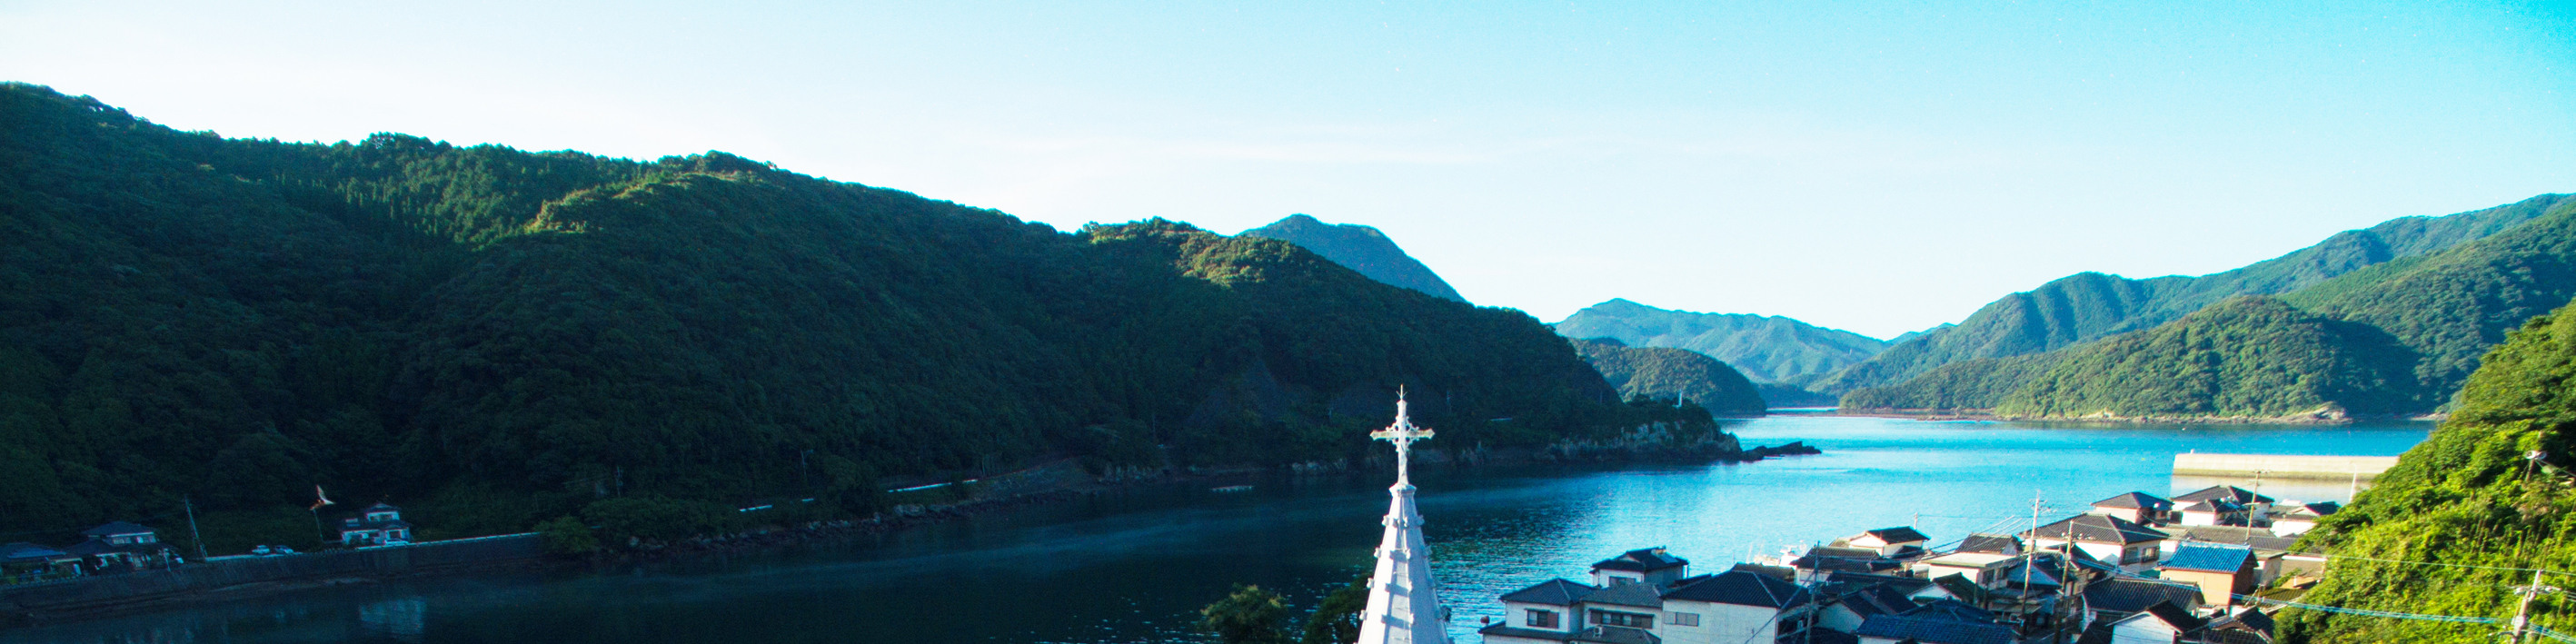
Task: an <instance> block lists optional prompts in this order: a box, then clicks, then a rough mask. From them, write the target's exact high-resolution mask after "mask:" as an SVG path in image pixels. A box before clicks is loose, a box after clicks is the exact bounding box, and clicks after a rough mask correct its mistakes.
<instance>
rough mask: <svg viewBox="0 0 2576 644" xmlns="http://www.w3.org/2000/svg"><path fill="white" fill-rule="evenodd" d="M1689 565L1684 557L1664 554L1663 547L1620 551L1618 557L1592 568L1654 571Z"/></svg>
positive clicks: (1594, 565) (1602, 561)
mask: <svg viewBox="0 0 2576 644" xmlns="http://www.w3.org/2000/svg"><path fill="white" fill-rule="evenodd" d="M1688 565H1690V561H1688V560H1685V559H1682V558H1681V557H1675V556H1672V555H1668V554H1664V549H1662V548H1639V549H1636V550H1630V551H1627V552H1623V553H1619V556H1616V557H1611V558H1608V559H1603V560H1601V562H1600V563H1596V564H1592V569H1593V570H1625V571H1630V572H1654V571H1657V570H1663V569H1667V568H1679V567H1682V566H1688Z"/></svg>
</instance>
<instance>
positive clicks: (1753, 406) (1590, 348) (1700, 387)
mask: <svg viewBox="0 0 2576 644" xmlns="http://www.w3.org/2000/svg"><path fill="white" fill-rule="evenodd" d="M1569 341H1570V342H1572V343H1573V344H1574V350H1575V352H1576V353H1578V354H1581V355H1582V356H1583V360H1584V361H1585V362H1588V363H1591V364H1592V368H1594V369H1597V370H1600V372H1601V376H1602V377H1603V378H1606V379H1608V380H1609V381H1610V385H1611V386H1614V387H1618V388H1619V395H1621V396H1625V397H1628V398H1650V399H1652V398H1677V399H1680V400H1682V401H1684V402H1689V403H1691V404H1695V405H1699V406H1701V407H1703V408H1706V409H1708V410H1709V411H1710V412H1711V413H1716V414H1723V415H1730V416H1759V415H1761V414H1762V411H1763V409H1764V408H1765V404H1764V402H1763V398H1762V394H1761V392H1760V391H1759V390H1757V389H1756V388H1755V387H1754V385H1753V381H1751V380H1747V379H1745V377H1744V374H1743V373H1740V372H1737V371H1736V370H1735V368H1734V367H1731V366H1728V365H1727V364H1726V363H1725V362H1721V361H1719V360H1718V359H1716V358H1711V357H1708V356H1704V355H1700V354H1699V353H1697V352H1692V351H1685V350H1681V349H1672V348H1666V347H1631V346H1627V345H1624V344H1620V343H1619V341H1618V340H1614V339H1609V338H1602V339H1592V340H1586V339H1572V340H1569Z"/></svg>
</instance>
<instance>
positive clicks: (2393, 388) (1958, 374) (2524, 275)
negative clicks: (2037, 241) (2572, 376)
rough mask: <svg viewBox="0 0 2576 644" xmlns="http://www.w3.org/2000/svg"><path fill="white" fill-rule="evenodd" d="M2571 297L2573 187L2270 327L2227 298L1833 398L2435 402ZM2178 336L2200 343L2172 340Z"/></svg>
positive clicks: (1918, 402) (2362, 406) (2095, 407)
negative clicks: (2101, 336)
mask: <svg viewBox="0 0 2576 644" xmlns="http://www.w3.org/2000/svg"><path fill="white" fill-rule="evenodd" d="M2570 297H2576V200H2561V201H2559V202H2557V205H2556V206H2553V207H2552V208H2550V209H2549V210H2548V211H2547V212H2546V213H2545V214H2544V215H2543V216H2541V217H2539V218H2537V219H2532V220H2528V221H2525V222H2523V223H2521V224H2518V225H2516V226H2514V227H2512V228H2510V229H2507V230H2505V231H2503V232H2500V233H2495V234H2492V235H2490V236H2486V237H2484V238H2481V239H2477V240H2475V241H2471V242H2468V243H2464V244H2460V245H2458V246H2455V247H2452V248H2449V249H2446V250H2442V251H2438V252H2434V253H2432V254H2429V255H2416V256H2409V257H2404V258H2400V259H2397V260H2394V261H2390V262H2386V263H2382V264H2379V265H2376V266H2371V267H2368V268H2364V269H2361V270H2358V271H2353V272H2350V273H2347V274H2345V275H2342V276H2340V277H2335V278H2332V279H2329V280H2326V281H2323V282H2320V283H2317V284H2314V285H2312V286H2309V287H2307V288H2303V289H2300V290H2297V291H2293V292H2291V293H2289V294H2286V295H2283V296H2281V297H2280V298H2279V302H2278V303H2276V304H2273V305H2270V306H2267V307H2265V308H2275V307H2296V309H2297V310H2298V311H2299V315H2306V316H2313V317H2315V318H2318V320H2303V321H2297V322H2296V323H2295V324H2292V325H2291V326H2289V327H2284V328H2280V329H2273V330H2271V331H2265V330H2262V328H2261V326H2260V325H2257V326H2248V325H2247V323H2249V322H2259V323H2262V324H2263V325H2278V324H2282V323H2289V322H2291V320H2289V318H2287V317H2285V316H2286V315H2288V314H2286V313H2283V314H2281V315H2266V316H2256V317H2251V318H2247V317H2245V316H2243V315H2241V314H2242V313H2246V312H2249V311H2250V309H2245V308H2243V307H2238V309H2235V310H2232V311H2231V315H2232V317H2234V318H2241V319H2209V320H2202V321H2200V322H2197V323H2195V324H2197V325H2198V326H2200V327H2205V328H2197V329H2195V328H2189V327H2190V326H2192V325H2186V324H2184V323H2183V322H2175V323H2168V324H2166V325H2165V326H2161V327H2157V328H2155V329H2152V330H2148V331H2142V332H2137V333H2131V334H2124V335H2118V336H2113V337H2111V338H2109V339H2105V340H2100V341H2096V342H2093V343H2088V344H2079V345H2074V346H2071V347H2067V348H2062V349H2058V350H2055V351H2051V352H2048V353H2040V354H2028V355H2025V356H2018V357H2012V358H2005V359H1975V360H1966V361H1960V362H1954V363H1951V364H1948V365H1944V366H1942V367H1940V368H1938V369H1934V370H1932V371H1931V372H1929V373H1927V374H1925V375H1923V376H1921V377H1918V378H1915V379H1912V380H1909V381H1907V382H1904V383H1901V384H1898V385H1894V386H1889V387H1877V388H1869V389H1862V390H1858V391H1854V392H1851V393H1850V394H1847V395H1846V396H1845V397H1844V401H1843V405H1844V406H1845V407H1850V408H1875V409H1942V410H1960V409H1992V410H1994V411H1995V412H1996V413H1998V414H2004V415H2027V416H2082V415H2087V414H2092V413H2096V412H2102V411H2109V412H2110V413H2112V414H2113V415H2120V416H2140V415H2217V416H2278V415H2281V414H2285V413H2294V412H2297V411H2299V410H2300V409H2305V408H2309V407H2313V406H2315V405H2321V404H2324V403H2334V404H2336V405H2337V406H2338V407H2339V408H2341V409H2344V410H2347V411H2350V412H2352V413H2374V414H2395V413H2423V412H2431V411H2435V410H2436V409H2437V408H2438V407H2440V406H2441V405H2442V404H2443V403H2444V402H2445V401H2447V400H2448V398H2449V395H2450V393H2451V392H2453V391H2456V390H2458V389H2459V387H2460V383H2461V382H2462V380H2463V379H2465V378H2466V377H2467V374H2468V373H2469V371H2470V370H2472V369H2474V368H2475V366H2476V360H2477V357H2478V355H2480V354H2481V353H2483V352H2485V351H2486V350H2487V349H2489V348H2491V347H2493V346H2495V344H2496V343H2498V342H2501V341H2502V340H2503V338H2504V335H2505V333H2506V332H2507V331H2509V330H2511V329H2512V328H2513V327H2514V325H2516V324H2518V321H2519V320H2524V319H2528V318H2529V317H2530V316H2531V315H2535V314H2537V313H2539V312H2540V311H2543V310H2545V309H2546V307H2548V306H2551V305H2552V304H2554V303H2563V302H2565V301H2566V300H2567V299H2568V298H2570ZM2215 308H2217V307H2213V309H2215ZM2198 315H2199V314H2195V316H2198ZM2185 320H2191V318H2189V317H2187V318H2185ZM2320 320H2322V321H2331V322H2333V324H2326V323H2325V322H2322V321H2320ZM2221 329H2226V330H2225V331H2222V330H2221ZM2338 329H2339V330H2338ZM2329 331H2331V332H2329ZM2182 339H2188V341H2189V342H2193V343H2198V344H2197V345H2195V346H2182V345H2176V344H2172V341H2179V340H2182ZM2389 342H2394V343H2395V344H2394V346H2387V343H2389ZM2302 347H2303V348H2302ZM2300 351H2306V352H2312V353H2308V354H2306V355H2305V357H2297V358H2295V361H2296V362H2297V363H2304V364H2306V366H2304V367H2301V366H2297V364H2294V363H2279V364H2273V365H2269V366H2263V365H2261V364H2260V363H2261V362H2262V360H2264V359H2265V358H2263V356H2266V355H2269V356H2274V357H2275V359H2289V358H2292V354H2293V353H2296V352H2300ZM2374 356H2376V357H2374ZM2398 356H2403V361H2404V362H2405V365H2406V366H2405V372H2406V377H2405V378H2402V379H2400V380H2403V381H2405V382H2395V381H2390V382H2378V381H2379V380H2382V379H2383V378H2382V376H2381V375H2380V374H2379V372H2378V370H2379V369H2381V368H2382V367H2384V366H2385V365H2384V364H2380V363H2377V362H2375V361H2377V360H2381V359H2390V360H2394V359H2398ZM2222 359H2223V360H2225V361H2227V363H2226V365H2224V366H2225V367H2226V369H2234V370H2237V371H2235V372H2233V373H2232V374H2230V373H2227V372H2224V371H2223V370H2220V369H2219V368H2218V367H2219V366H2220V363H2219V362H2215V361H2219V360H2222ZM2249 360H2251V361H2252V362H2248V361H2249ZM2350 361H2359V362H2350ZM2363 363H2368V364H2370V365H2376V366H2360V365H2362V364H2363ZM2334 365H2343V366H2334ZM2275 367H2278V368H2283V369H2310V370H2311V373H2312V376H2313V377H2312V378H2311V379H2309V380H2303V381H2299V382H2296V383H2290V382H2286V381H2279V380H2278V379H2277V378H2274V377H2273V376H2277V375H2278V374H2272V375H2270V376H2267V375H2263V374H2264V370H2265V369H2271V368H2275ZM2338 370H2342V371H2338ZM2365 373H2367V374H2368V375H2364V374H2365ZM2374 382H2377V384H2372V383H2374ZM2336 391H2340V392H2342V393H2333V392H2336ZM2374 410H2375V411H2374Z"/></svg>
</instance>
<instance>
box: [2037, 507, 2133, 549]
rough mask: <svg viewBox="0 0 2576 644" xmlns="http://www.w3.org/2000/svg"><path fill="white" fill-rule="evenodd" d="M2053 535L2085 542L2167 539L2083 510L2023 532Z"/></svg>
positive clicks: (2119, 542) (2043, 535) (2121, 521)
mask: <svg viewBox="0 0 2576 644" xmlns="http://www.w3.org/2000/svg"><path fill="white" fill-rule="evenodd" d="M2023 534H2025V535H2033V536H2038V537H2043V538H2049V539H2063V540H2066V541H2076V542H2082V543H2116V544H2121V545H2128V544H2132V543H2146V542H2149V541H2163V540H2165V537H2166V535H2165V533H2163V532H2158V531H2156V529H2155V528H2149V527H2146V526H2142V525H2138V524H2136V523H2133V522H2131V521H2129V520H2127V519H2122V518H2119V517H2112V516H2103V515H2099V514H2079V515H2075V516H2072V517H2067V518H2065V519H2063V520H2060V521H2058V522H2056V523H2051V524H2048V525H2044V526H2040V527H2039V529H2037V530H2032V531H2030V532H2026V533H2023Z"/></svg>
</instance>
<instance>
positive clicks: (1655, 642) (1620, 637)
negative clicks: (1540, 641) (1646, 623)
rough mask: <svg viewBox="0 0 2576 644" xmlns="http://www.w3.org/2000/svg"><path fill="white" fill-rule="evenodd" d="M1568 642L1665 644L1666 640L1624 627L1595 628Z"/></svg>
mask: <svg viewBox="0 0 2576 644" xmlns="http://www.w3.org/2000/svg"><path fill="white" fill-rule="evenodd" d="M1568 641H1573V642H1599V643H1601V644H1663V641H1664V638H1661V637H1656V636H1655V634H1654V633H1651V632H1648V631H1646V630H1645V629H1639V628H1627V627H1624V626H1594V627H1591V628H1586V629H1583V632H1580V633H1575V634H1574V638H1573V639H1571V640H1568Z"/></svg>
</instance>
